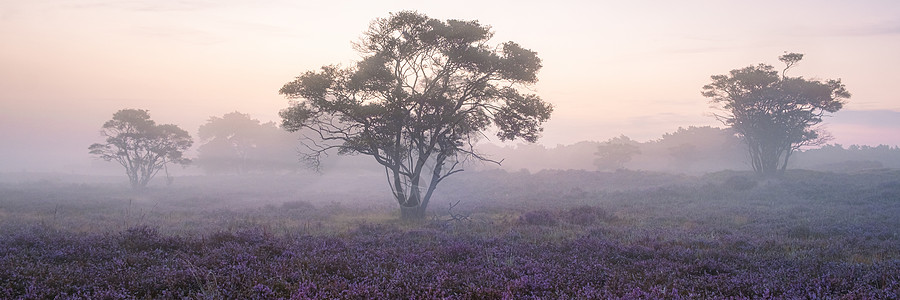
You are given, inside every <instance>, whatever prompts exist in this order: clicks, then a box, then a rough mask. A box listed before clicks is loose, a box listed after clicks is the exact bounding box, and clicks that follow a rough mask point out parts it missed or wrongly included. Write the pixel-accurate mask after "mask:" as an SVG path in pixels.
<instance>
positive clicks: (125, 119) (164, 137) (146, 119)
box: [88, 109, 193, 189]
mask: <svg viewBox="0 0 900 300" xmlns="http://www.w3.org/2000/svg"><path fill="white" fill-rule="evenodd" d="M100 134H101V135H102V136H104V137H106V143H105V144H99V143H96V144H93V145H91V146H90V147H89V148H88V149H89V150H90V153H91V154H93V155H95V156H97V157H99V158H101V159H103V160H106V161H111V160H115V161H117V162H118V163H119V164H121V165H122V166H123V167H125V173H126V174H128V180H129V181H130V182H131V187H132V188H134V189H142V188H144V187H146V186H147V183H149V182H150V180H151V179H153V176H155V175H156V173H157V172H159V170H160V169H163V168H165V167H166V165H167V164H169V163H174V164H181V165H186V164H188V163H190V160H189V159H187V158H184V157H182V154H183V152H184V150H187V149H188V148H190V147H191V144H192V143H193V140H191V136H190V135H189V134H188V133H187V131H184V130H182V129H181V128H178V126H176V125H172V124H162V125H157V124H156V122H154V121H153V120H150V114H149V113H147V111H146V110H143V109H123V110H120V111H118V112H116V113H115V114H113V118H112V120H109V121H106V123H104V124H103V127H102V129H101V130H100Z"/></svg>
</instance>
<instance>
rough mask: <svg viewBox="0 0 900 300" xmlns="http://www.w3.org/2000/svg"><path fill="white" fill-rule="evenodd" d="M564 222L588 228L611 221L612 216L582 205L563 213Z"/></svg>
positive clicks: (596, 208) (599, 209) (600, 209)
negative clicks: (600, 222) (601, 222)
mask: <svg viewBox="0 0 900 300" xmlns="http://www.w3.org/2000/svg"><path fill="white" fill-rule="evenodd" d="M565 218H566V222H569V223H571V224H575V225H581V226H588V225H593V224H595V223H597V222H599V221H609V220H612V218H613V215H612V214H610V213H609V212H607V211H606V210H604V209H602V208H599V207H594V206H590V205H582V206H577V207H573V208H571V209H569V210H568V211H566V213H565Z"/></svg>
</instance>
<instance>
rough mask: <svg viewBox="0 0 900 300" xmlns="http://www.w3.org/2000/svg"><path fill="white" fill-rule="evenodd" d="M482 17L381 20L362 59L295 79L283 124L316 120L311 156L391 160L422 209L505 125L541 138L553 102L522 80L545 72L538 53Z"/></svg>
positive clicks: (404, 190) (416, 211)
mask: <svg viewBox="0 0 900 300" xmlns="http://www.w3.org/2000/svg"><path fill="white" fill-rule="evenodd" d="M492 36H493V32H492V31H491V28H490V27H489V26H486V25H482V24H480V23H479V22H478V21H463V20H447V21H441V20H437V19H432V18H429V17H428V16H426V15H424V14H421V13H417V12H412V11H403V12H399V13H392V14H391V15H390V16H389V17H387V18H379V19H376V20H375V21H373V22H372V23H371V25H370V26H369V28H368V30H367V31H365V32H364V33H363V35H362V38H361V39H360V40H359V42H357V43H356V44H355V48H356V50H357V51H358V52H359V53H360V54H361V56H362V58H361V60H360V61H358V62H357V63H356V64H355V65H353V66H350V67H341V66H337V65H329V66H324V67H322V68H321V70H319V71H309V72H306V73H304V74H303V75H300V76H299V77H297V78H296V79H295V80H293V81H291V82H288V83H287V84H285V85H284V86H283V87H282V88H281V90H280V93H281V94H282V95H285V96H286V97H288V98H289V99H293V101H292V102H291V105H290V107H288V108H287V109H285V110H282V111H281V113H280V114H281V117H282V119H283V122H282V126H283V127H284V128H286V129H287V130H291V131H297V130H300V129H301V128H307V129H309V130H311V131H312V132H314V134H312V135H308V136H307V138H306V140H305V142H304V145H306V148H307V150H308V152H307V154H306V155H305V157H306V158H307V159H308V160H309V161H310V162H311V163H312V164H313V165H317V164H318V162H319V161H320V158H321V157H322V156H323V155H326V153H328V151H329V150H332V149H336V150H337V151H338V153H341V154H363V155H368V156H371V157H373V158H374V159H375V160H376V161H377V162H378V163H379V164H381V165H382V166H384V169H385V172H386V174H387V180H388V183H389V185H390V186H391V189H392V193H393V196H394V198H395V199H396V200H397V201H398V203H399V204H400V206H401V212H403V216H404V217H405V218H420V217H422V216H424V210H425V208H426V206H427V204H428V201H429V199H430V197H431V195H432V193H433V192H434V190H435V187H436V186H437V184H438V183H439V182H440V181H441V180H443V179H444V178H446V177H447V176H450V175H452V174H455V173H457V172H460V171H462V168H461V167H462V166H461V163H462V162H463V161H465V160H466V159H468V158H473V159H476V160H489V159H488V158H486V157H483V156H481V155H479V154H478V153H476V152H475V150H474V148H473V144H474V143H475V141H476V140H478V139H479V138H482V137H485V136H486V132H487V130H488V129H489V128H496V130H497V132H496V135H497V136H498V137H499V139H500V140H503V141H505V140H513V139H517V138H521V139H523V140H525V141H528V142H534V141H536V140H537V139H538V137H539V134H540V132H541V131H542V127H541V124H542V123H543V122H544V121H546V120H547V119H549V117H550V114H551V112H552V110H553V108H552V106H551V105H550V104H549V103H547V102H545V101H543V100H542V99H541V98H540V97H538V96H537V95H534V94H527V93H522V92H521V90H522V88H524V87H527V86H529V85H531V84H533V83H535V82H536V81H537V72H538V70H540V68H541V60H540V59H539V58H538V56H537V53H536V52H534V51H531V50H528V49H525V48H523V47H521V46H519V44H517V43H514V42H505V43H502V44H499V45H493V44H490V43H489V42H490V39H491V38H492Z"/></svg>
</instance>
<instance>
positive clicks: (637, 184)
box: [0, 170, 900, 299]
mask: <svg viewBox="0 0 900 300" xmlns="http://www.w3.org/2000/svg"><path fill="white" fill-rule="evenodd" d="M382 176H383V175H382ZM23 178H24V179H23ZM35 178H37V177H35ZM35 178H31V179H29V178H26V177H22V176H20V175H15V176H14V175H4V176H0V298H2V299H52V298H60V299H323V298H324V299H333V298H337V299H434V298H440V299H659V298H662V299H706V298H716V299H721V298H732V299H757V298H763V299H773V298H774V299H835V298H839V299H897V298H898V297H900V171H897V170H874V171H865V172H857V173H852V174H842V173H822V172H811V171H788V173H787V174H786V175H785V176H784V177H782V178H778V179H768V180H759V179H757V178H756V177H754V176H753V175H752V174H751V173H743V172H719V173H713V174H708V175H703V176H687V175H670V174H661V173H647V172H633V171H618V172H587V171H542V172H538V173H534V174H532V173H528V172H526V171H522V172H504V171H482V172H465V173H461V174H459V175H457V176H454V177H451V178H448V179H447V181H446V182H445V183H443V184H442V185H441V186H440V187H439V188H438V193H439V194H438V195H436V196H435V199H434V201H435V202H433V203H432V204H431V206H430V207H429V213H430V215H429V217H428V219H427V220H426V221H424V222H420V223H403V222H400V221H398V217H399V213H398V212H397V208H396V206H395V204H394V203H393V202H392V201H391V200H390V194H389V191H387V190H386V189H387V187H385V186H384V184H383V183H382V182H381V180H382V178H381V177H379V176H378V175H377V174H372V175H365V174H364V175H353V176H349V177H348V176H344V177H338V176H332V177H326V176H315V175H281V176H275V177H263V176H243V177H237V176H233V177H227V176H221V177H203V176H197V177H183V178H178V180H177V181H176V182H175V184H173V185H172V186H165V185H155V186H154V185H152V186H151V187H150V188H149V189H148V190H146V191H143V192H140V193H136V192H132V191H130V190H129V189H128V187H127V186H125V185H124V184H122V183H121V182H119V181H118V180H116V179H108V178H101V179H98V178H82V177H78V176H62V177H60V178H56V179H52V178H51V179H46V178H45V179H35ZM337 178H340V180H346V181H339V180H338V179H337Z"/></svg>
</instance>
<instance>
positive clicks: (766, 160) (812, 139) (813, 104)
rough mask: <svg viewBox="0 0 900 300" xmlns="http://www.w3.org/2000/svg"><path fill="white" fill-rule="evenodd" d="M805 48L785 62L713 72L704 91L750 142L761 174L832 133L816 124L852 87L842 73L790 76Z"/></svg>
mask: <svg viewBox="0 0 900 300" xmlns="http://www.w3.org/2000/svg"><path fill="white" fill-rule="evenodd" d="M801 59H803V54H798V53H786V54H784V55H782V56H781V57H779V60H780V61H782V62H784V63H785V68H784V69H783V70H782V71H781V73H780V74H779V72H778V71H777V70H775V68H774V67H773V66H771V65H767V64H759V65H756V66H749V67H746V68H742V69H735V70H732V71H731V72H730V73H729V74H725V75H713V76H712V83H710V84H707V85H705V86H704V87H703V93H702V94H703V96H705V97H708V98H711V99H712V100H711V102H712V103H714V104H717V105H720V108H721V110H722V111H723V113H721V114H717V115H716V117H717V118H718V119H719V120H720V121H722V122H723V123H724V124H725V125H727V126H729V127H731V128H732V129H734V130H735V131H736V132H737V133H738V134H739V135H740V136H741V137H742V138H743V139H744V141H745V142H746V144H747V147H748V148H747V149H748V151H749V154H750V162H751V164H752V166H753V170H754V171H756V173H757V174H761V175H766V176H771V175H776V174H781V173H783V172H784V170H785V168H787V163H788V159H789V158H790V157H791V154H792V153H793V152H794V151H795V150H797V149H799V148H800V147H803V146H807V145H814V144H819V143H822V142H823V141H824V140H825V139H827V137H828V135H827V134H826V133H824V132H823V131H821V130H820V129H819V128H817V127H816V126H815V125H817V124H819V123H821V122H822V117H823V116H825V115H826V114H827V113H833V112H836V111H838V110H840V109H841V108H842V107H843V105H844V102H845V99H848V98H850V93H849V92H847V89H846V88H845V87H844V84H842V83H841V80H840V79H829V80H825V81H820V80H810V79H805V78H803V77H790V76H787V71H788V70H790V69H791V68H792V67H793V66H795V65H796V64H797V63H798V62H799V61H800V60H801Z"/></svg>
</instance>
